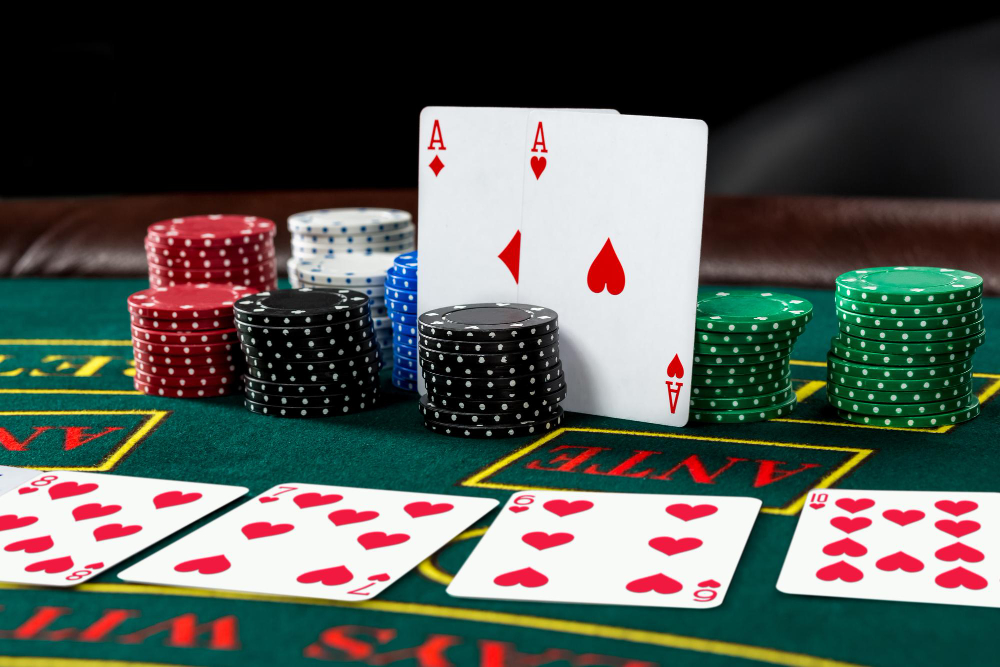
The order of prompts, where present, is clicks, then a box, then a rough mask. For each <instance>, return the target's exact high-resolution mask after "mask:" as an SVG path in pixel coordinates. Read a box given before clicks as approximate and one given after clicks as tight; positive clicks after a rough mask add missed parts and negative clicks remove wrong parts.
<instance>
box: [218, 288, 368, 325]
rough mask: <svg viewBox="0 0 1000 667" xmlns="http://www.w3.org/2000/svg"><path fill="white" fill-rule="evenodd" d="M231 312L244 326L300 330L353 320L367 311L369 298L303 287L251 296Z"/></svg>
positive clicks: (343, 290) (236, 305) (348, 292)
mask: <svg viewBox="0 0 1000 667" xmlns="http://www.w3.org/2000/svg"><path fill="white" fill-rule="evenodd" d="M233 312H234V313H235V315H236V319H237V321H239V322H244V323H246V324H251V325H277V326H292V327H301V326H309V325H314V324H330V323H334V322H340V321H344V320H356V319H358V318H360V317H363V316H365V315H367V314H368V313H369V312H370V311H369V303H368V297H367V296H365V295H364V294H360V293H359V292H357V291H355V290H350V289H338V290H317V289H312V288H309V287H304V288H299V289H290V290H278V291H274V292H261V293H259V294H254V295H251V296H249V297H247V298H245V299H240V300H238V301H237V302H236V303H235V304H234V305H233Z"/></svg>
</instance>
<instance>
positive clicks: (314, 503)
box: [295, 493, 344, 509]
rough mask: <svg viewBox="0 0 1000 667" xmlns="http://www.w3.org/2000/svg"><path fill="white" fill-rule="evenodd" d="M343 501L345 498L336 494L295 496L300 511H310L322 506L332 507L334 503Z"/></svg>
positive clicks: (301, 494)
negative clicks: (312, 508)
mask: <svg viewBox="0 0 1000 667" xmlns="http://www.w3.org/2000/svg"><path fill="white" fill-rule="evenodd" d="M343 499H344V496H341V495H338V494H336V493H330V494H327V495H325V496H324V495H323V494H322V493H300V494H299V495H297V496H295V504H296V505H298V506H299V508H300V509H308V508H310V507H319V506H320V505H332V504H333V503H339V502H340V501H341V500H343Z"/></svg>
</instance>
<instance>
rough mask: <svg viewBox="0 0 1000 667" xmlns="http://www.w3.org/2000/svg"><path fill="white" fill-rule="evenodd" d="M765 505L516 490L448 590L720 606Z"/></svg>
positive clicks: (754, 501) (712, 499)
mask: <svg viewBox="0 0 1000 667" xmlns="http://www.w3.org/2000/svg"><path fill="white" fill-rule="evenodd" d="M760 506H761V501H760V500H757V499H756V498H735V497H715V496H672V495H671V496H668V495H646V494H632V493H580V492H564V491H527V492H524V493H518V494H515V495H514V496H512V497H511V499H510V500H509V501H508V503H507V505H506V507H504V508H503V510H501V512H500V516H499V517H498V518H497V520H496V521H495V522H494V523H493V525H492V526H491V527H490V529H489V530H488V531H487V533H486V535H485V536H484V537H483V539H482V541H481V542H480V543H479V545H478V546H477V547H476V549H475V551H474V552H473V553H472V555H471V556H470V557H469V560H468V561H466V563H465V565H464V566H463V567H462V568H461V570H459V572H458V574H457V575H456V576H455V579H454V581H452V583H451V585H449V586H448V593H449V594H451V595H453V596H455V597H469V598H487V599H497V600H531V601H538V602H578V603H593V604H621V605H637V606H646V607H682V608H688V609H707V608H710V607H716V606H718V605H720V604H722V600H723V598H724V597H725V595H726V591H727V589H728V588H729V585H730V581H731V580H732V577H733V573H734V572H735V570H736V565H737V563H738V562H739V559H740V555H741V554H742V553H743V547H744V545H745V544H746V541H747V538H748V537H749V535H750V530H751V528H752V527H753V524H754V521H755V520H756V518H757V513H758V512H759V511H760Z"/></svg>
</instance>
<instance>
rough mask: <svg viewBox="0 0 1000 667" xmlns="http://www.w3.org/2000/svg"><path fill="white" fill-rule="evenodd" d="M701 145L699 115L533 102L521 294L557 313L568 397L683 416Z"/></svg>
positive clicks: (669, 419)
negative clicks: (575, 109) (540, 107)
mask: <svg viewBox="0 0 1000 667" xmlns="http://www.w3.org/2000/svg"><path fill="white" fill-rule="evenodd" d="M707 145H708V129H707V127H706V126H705V124H704V123H703V122H701V121H698V120H683V119H676V118H652V117H644V116H610V115H602V114H567V113H563V112H559V111H533V112H532V113H531V114H530V116H529V119H528V132H527V134H526V141H525V144H524V149H523V151H522V154H521V157H522V160H523V163H524V166H525V170H524V195H523V200H524V203H523V212H522V220H521V265H520V282H519V285H518V295H517V301H518V302H520V303H530V304H535V305H541V306H545V307H548V308H552V309H554V310H555V311H557V312H558V313H559V348H560V359H561V360H562V367H563V370H564V372H565V377H566V383H567V385H568V386H569V387H570V391H569V393H568V394H567V397H566V399H565V400H564V401H563V403H562V405H563V407H564V408H566V409H567V410H573V411H576V412H586V413H590V414H596V415H602V416H605V417H617V418H621V419H632V420H637V421H644V422H652V423H657V424H666V425H670V426H683V425H684V424H685V423H686V422H687V419H688V407H689V405H688V404H689V400H690V382H689V377H690V374H691V368H692V353H693V347H694V325H695V307H696V303H697V290H698V268H699V255H700V251H701V222H702V208H703V203H704V197H705V164H706V151H707ZM421 252H423V250H421Z"/></svg>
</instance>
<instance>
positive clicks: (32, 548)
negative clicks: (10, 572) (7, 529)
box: [3, 535, 55, 554]
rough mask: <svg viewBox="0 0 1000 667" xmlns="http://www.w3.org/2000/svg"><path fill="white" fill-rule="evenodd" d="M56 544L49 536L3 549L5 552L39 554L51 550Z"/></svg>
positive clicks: (11, 544)
mask: <svg viewBox="0 0 1000 667" xmlns="http://www.w3.org/2000/svg"><path fill="white" fill-rule="evenodd" d="M54 545H55V543H54V542H53V541H52V538H51V537H49V536H48V535H43V536H42V537H32V538H31V539H27V540H19V541H17V542H11V543H10V544H8V545H7V546H5V547H4V548H3V550H4V551H23V552H24V553H26V554H37V553H39V552H40V551H46V550H48V549H51V548H52V547H53V546H54Z"/></svg>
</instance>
